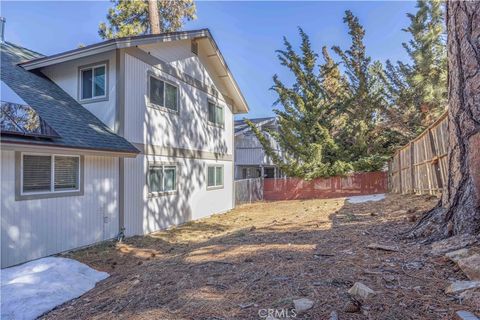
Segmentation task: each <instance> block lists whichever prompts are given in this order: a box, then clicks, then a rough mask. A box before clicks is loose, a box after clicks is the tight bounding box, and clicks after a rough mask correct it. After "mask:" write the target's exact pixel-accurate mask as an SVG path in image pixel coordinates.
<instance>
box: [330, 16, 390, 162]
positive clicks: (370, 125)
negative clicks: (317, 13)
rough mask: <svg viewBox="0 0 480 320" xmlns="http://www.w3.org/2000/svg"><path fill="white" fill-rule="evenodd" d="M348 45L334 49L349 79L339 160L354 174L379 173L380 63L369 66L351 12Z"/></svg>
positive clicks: (342, 109)
mask: <svg viewBox="0 0 480 320" xmlns="http://www.w3.org/2000/svg"><path fill="white" fill-rule="evenodd" d="M344 22H345V23H346V24H347V26H348V29H349V32H348V33H349V35H350V37H351V41H352V42H351V45H350V48H349V49H347V50H342V49H341V48H339V47H338V46H334V47H333V50H334V51H335V53H337V55H338V56H339V57H340V59H341V62H342V66H343V67H344V69H345V74H346V76H347V79H348V84H347V94H346V96H345V99H343V102H342V104H341V105H340V106H339V107H340V112H341V113H343V114H344V115H345V117H346V121H345V126H344V127H343V128H342V130H341V135H340V136H339V147H340V148H341V150H342V151H343V155H342V158H343V159H344V160H345V161H347V162H351V163H352V164H353V166H354V168H355V169H356V170H359V171H364V170H378V169H380V168H381V167H382V166H383V164H384V163H385V161H386V159H387V156H386V153H387V152H386V150H385V149H384V147H385V145H384V144H385V143H384V141H382V132H381V131H380V130H378V128H379V126H378V125H379V122H380V118H379V114H380V110H381V109H382V106H383V104H384V99H383V94H382V93H383V92H382V90H383V88H382V86H381V83H380V81H379V78H378V76H377V73H378V72H377V71H378V70H379V69H381V64H380V62H372V59H371V57H370V56H368V55H367V52H366V47H365V44H364V37H365V29H364V28H363V27H362V25H361V24H360V22H359V20H358V18H357V17H355V16H354V15H353V14H352V12H351V11H349V10H347V11H346V12H345V17H344Z"/></svg>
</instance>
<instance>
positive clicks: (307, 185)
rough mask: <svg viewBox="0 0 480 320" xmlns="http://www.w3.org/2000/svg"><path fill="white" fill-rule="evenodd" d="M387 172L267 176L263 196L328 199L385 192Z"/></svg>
mask: <svg viewBox="0 0 480 320" xmlns="http://www.w3.org/2000/svg"><path fill="white" fill-rule="evenodd" d="M387 186H388V183H387V173H386V172H365V173H354V174H352V175H348V176H345V177H331V178H325V179H316V180H311V181H305V180H302V179H297V178H287V179H265V180H264V187H263V198H264V200H293V199H326V198H339V197H349V196H359V195H367V194H376V193H385V192H387V189H388V187H387Z"/></svg>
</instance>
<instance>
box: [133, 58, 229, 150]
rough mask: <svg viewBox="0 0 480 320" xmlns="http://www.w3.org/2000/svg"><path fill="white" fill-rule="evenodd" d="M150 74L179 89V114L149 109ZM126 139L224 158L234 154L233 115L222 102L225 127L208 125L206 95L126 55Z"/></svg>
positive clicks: (220, 103)
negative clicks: (222, 156) (152, 73)
mask: <svg viewBox="0 0 480 320" xmlns="http://www.w3.org/2000/svg"><path fill="white" fill-rule="evenodd" d="M148 71H151V72H154V73H155V74H157V75H159V76H161V77H163V78H165V79H167V80H169V81H171V82H173V83H175V84H176V85H177V86H178V88H179V107H178V109H179V111H178V113H172V112H168V111H164V110H159V109H155V108H150V107H147V101H148V96H147V94H148V93H147V92H148V81H147V79H148ZM125 74H126V75H128V76H127V77H126V79H125V81H126V82H125V87H126V88H127V90H126V91H125V119H126V121H125V122H126V123H125V137H126V138H127V140H129V141H131V142H136V143H143V144H149V145H159V146H163V147H175V148H185V149H194V150H203V151H209V152H218V153H222V154H230V155H231V154H232V153H233V139H232V134H233V122H232V121H231V119H232V117H233V115H232V112H231V110H230V108H229V107H228V106H227V105H226V104H225V102H224V101H222V100H220V99H219V100H216V102H217V103H218V104H219V105H221V106H223V107H224V111H225V127H224V128H219V127H215V126H212V125H210V124H209V123H208V99H212V100H214V99H213V97H211V96H209V95H207V93H205V92H204V91H201V90H199V89H197V88H195V87H192V86H190V85H188V84H186V83H184V82H182V81H180V80H178V79H177V78H174V77H172V76H169V75H168V74H166V73H163V72H161V71H159V70H157V69H155V68H153V67H151V66H150V65H148V64H146V63H144V62H142V61H140V60H138V59H137V58H135V57H132V56H130V55H128V54H126V55H125Z"/></svg>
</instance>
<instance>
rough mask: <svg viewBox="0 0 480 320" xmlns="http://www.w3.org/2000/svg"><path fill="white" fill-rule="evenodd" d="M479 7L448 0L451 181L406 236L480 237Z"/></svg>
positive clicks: (428, 238)
mask: <svg viewBox="0 0 480 320" xmlns="http://www.w3.org/2000/svg"><path fill="white" fill-rule="evenodd" d="M478 25H480V2H478V1H449V2H448V3H447V28H448V43H447V44H448V69H449V73H448V78H449V79H448V87H449V88H448V93H449V95H448V100H449V101H448V103H449V107H448V129H449V130H448V164H449V170H448V177H447V183H446V184H445V186H444V190H443V193H442V199H441V201H440V202H439V203H438V205H437V206H436V207H435V208H433V209H432V210H430V211H429V212H427V213H425V214H424V215H423V216H422V219H420V220H419V222H418V223H417V225H415V227H414V228H412V230H410V231H409V232H408V233H407V236H409V237H412V238H417V237H421V238H426V239H424V241H425V240H426V242H430V241H436V240H439V239H443V238H446V237H450V236H453V235H460V234H470V235H474V236H478V235H479V234H480V178H479V177H480V153H479V152H478V147H479V146H480V121H479V119H480V109H479V108H478V101H479V97H480V87H479V86H478V83H479V82H480V74H479V70H480V50H478V48H479V45H478V28H475V27H473V28H472V26H478Z"/></svg>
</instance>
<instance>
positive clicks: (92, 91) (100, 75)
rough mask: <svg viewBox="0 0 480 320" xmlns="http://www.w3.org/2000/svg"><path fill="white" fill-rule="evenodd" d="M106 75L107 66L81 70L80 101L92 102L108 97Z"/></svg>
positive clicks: (102, 65)
mask: <svg viewBox="0 0 480 320" xmlns="http://www.w3.org/2000/svg"><path fill="white" fill-rule="evenodd" d="M106 73H107V65H106V64H101V65H97V66H92V67H84V68H81V69H80V87H81V88H80V93H81V94H80V100H92V99H96V98H104V97H106V96H107V94H106V92H107V76H106Z"/></svg>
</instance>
